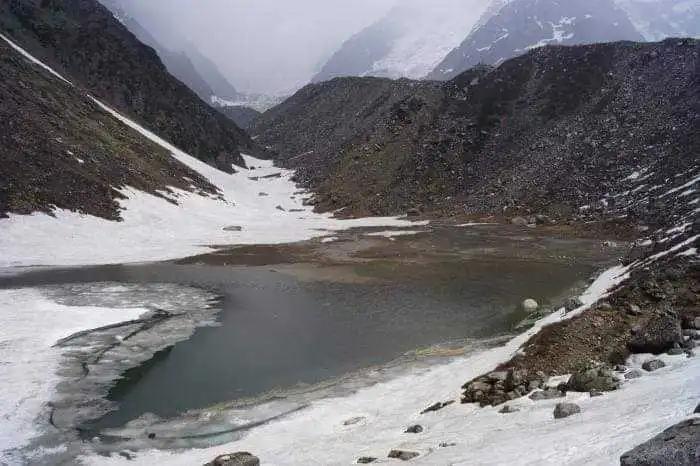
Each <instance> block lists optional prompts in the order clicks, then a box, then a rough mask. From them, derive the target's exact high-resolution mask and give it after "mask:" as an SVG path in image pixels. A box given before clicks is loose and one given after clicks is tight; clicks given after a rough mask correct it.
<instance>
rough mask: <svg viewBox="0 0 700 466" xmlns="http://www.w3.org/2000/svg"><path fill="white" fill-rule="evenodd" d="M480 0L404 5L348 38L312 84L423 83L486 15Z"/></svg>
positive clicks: (420, 2)
mask: <svg viewBox="0 0 700 466" xmlns="http://www.w3.org/2000/svg"><path fill="white" fill-rule="evenodd" d="M488 5H489V4H488V2H484V1H481V0H468V1H465V0H437V1H432V2H429V3H426V2H423V1H420V0H410V1H402V2H400V4H398V5H397V6H396V7H394V8H393V9H391V10H390V11H389V12H388V13H387V14H386V15H385V16H384V17H383V18H381V19H380V20H378V21H377V22H375V23H374V24H372V25H370V26H369V27H367V28H365V29H364V30H362V31H360V32H359V33H357V34H355V35H354V36H353V37H351V38H350V39H348V40H347V41H346V42H345V43H344V44H343V45H342V46H341V48H340V49H339V50H338V51H337V52H336V53H335V54H334V55H333V56H332V57H331V58H330V59H329V60H328V62H327V63H326V64H325V65H324V66H323V67H322V68H321V70H320V71H319V72H318V74H317V75H316V76H315V77H314V78H313V79H312V82H315V83H317V82H322V81H327V80H329V79H332V78H335V77H344V76H377V77H390V78H400V77H408V78H414V79H415V78H422V77H423V76H425V75H426V74H428V73H429V72H430V71H431V70H432V69H433V68H434V67H435V65H437V64H438V63H439V62H440V60H441V59H442V58H443V57H444V56H445V55H446V54H447V53H448V52H449V51H450V50H451V49H452V48H454V47H455V46H457V45H458V44H459V42H460V41H461V40H462V39H463V38H464V37H465V36H466V34H467V33H468V32H469V30H471V28H472V27H473V26H474V24H476V22H477V21H478V20H479V19H480V17H481V15H482V14H483V13H484V12H485V11H486V9H487V7H488Z"/></svg>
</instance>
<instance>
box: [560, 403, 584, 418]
mask: <svg viewBox="0 0 700 466" xmlns="http://www.w3.org/2000/svg"><path fill="white" fill-rule="evenodd" d="M580 412H581V407H580V406H579V405H577V404H574V403H559V404H557V405H556V406H555V408H554V419H563V418H565V417H569V416H573V415H574V414H578V413H580Z"/></svg>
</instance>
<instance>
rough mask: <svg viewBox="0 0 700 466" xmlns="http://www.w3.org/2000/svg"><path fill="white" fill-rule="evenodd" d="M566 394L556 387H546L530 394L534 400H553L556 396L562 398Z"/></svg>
mask: <svg viewBox="0 0 700 466" xmlns="http://www.w3.org/2000/svg"><path fill="white" fill-rule="evenodd" d="M563 396H565V394H564V393H562V392H561V391H559V390H557V389H556V388H551V387H549V388H546V389H545V390H538V391H536V392H534V393H532V394H530V396H529V398H530V399H531V400H533V401H540V400H552V399H554V398H561V397H563Z"/></svg>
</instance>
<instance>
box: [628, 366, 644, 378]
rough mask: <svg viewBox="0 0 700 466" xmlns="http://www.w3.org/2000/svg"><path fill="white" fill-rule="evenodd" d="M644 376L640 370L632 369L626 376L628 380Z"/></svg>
mask: <svg viewBox="0 0 700 466" xmlns="http://www.w3.org/2000/svg"><path fill="white" fill-rule="evenodd" d="M642 375H643V373H642V371H640V370H639V369H632V370H631V371H629V372H628V373H626V374H625V379H627V380H632V379H638V378H640V377H641V376H642Z"/></svg>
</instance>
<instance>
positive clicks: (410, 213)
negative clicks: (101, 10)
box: [406, 207, 420, 217]
mask: <svg viewBox="0 0 700 466" xmlns="http://www.w3.org/2000/svg"><path fill="white" fill-rule="evenodd" d="M406 215H407V216H409V217H420V210H419V209H416V208H415V207H414V208H411V209H408V210H406Z"/></svg>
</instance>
